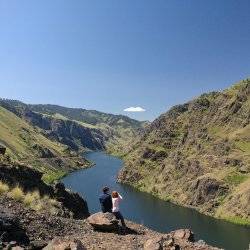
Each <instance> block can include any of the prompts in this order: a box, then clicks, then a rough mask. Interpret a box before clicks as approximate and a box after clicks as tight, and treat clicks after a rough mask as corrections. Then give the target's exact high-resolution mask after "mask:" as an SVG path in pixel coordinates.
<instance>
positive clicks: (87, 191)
mask: <svg viewBox="0 0 250 250" xmlns="http://www.w3.org/2000/svg"><path fill="white" fill-rule="evenodd" d="M85 157H86V158H87V159H88V160H90V161H92V162H94V163H95V164H96V165H95V166H94V167H92V168H89V169H86V170H79V171H76V172H74V173H72V174H70V175H68V176H67V177H65V178H64V179H63V180H62V182H63V183H64V184H65V186H66V187H68V188H70V189H72V190H74V191H77V192H79V193H80V194H81V195H82V196H83V197H84V198H85V199H86V200H87V202H88V206H89V210H90V212H91V213H94V212H97V211H100V205H99V201H98V197H99V194H100V193H101V191H100V190H101V188H102V187H103V186H109V187H110V189H111V190H117V191H118V192H120V193H121V194H122V196H123V198H124V201H123V204H121V211H122V213H123V215H124V217H125V218H127V219H129V220H131V221H135V222H137V223H141V224H144V225H145V226H147V227H149V228H152V229H154V230H157V231H160V232H169V231H171V230H175V229H179V228H191V229H192V230H193V232H194V233H195V238H196V240H199V239H202V240H204V241H206V242H207V243H209V244H211V245H213V246H217V247H221V248H224V249H228V250H247V249H248V246H249V243H250V228H249V227H248V228H247V227H243V226H239V225H234V224H232V223H229V222H225V221H222V220H217V219H214V218H211V217H209V216H206V215H202V214H200V213H198V212H197V211H195V210H193V209H189V208H185V207H181V206H177V205H174V204H171V203H169V202H166V201H162V200H160V199H158V198H155V197H153V196H152V195H150V194H147V193H143V192H139V191H137V190H136V189H134V188H132V187H130V186H127V185H122V184H119V183H116V176H117V173H118V171H119V170H120V169H121V167H122V164H123V161H122V160H121V159H119V158H117V157H114V156H110V155H107V154H105V153H103V152H89V153H86V154H85Z"/></svg>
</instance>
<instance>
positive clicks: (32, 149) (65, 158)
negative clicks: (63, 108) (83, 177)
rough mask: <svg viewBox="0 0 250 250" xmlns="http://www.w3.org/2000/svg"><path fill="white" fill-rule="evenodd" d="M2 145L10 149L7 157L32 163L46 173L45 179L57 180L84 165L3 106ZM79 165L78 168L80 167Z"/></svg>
mask: <svg viewBox="0 0 250 250" xmlns="http://www.w3.org/2000/svg"><path fill="white" fill-rule="evenodd" d="M0 143H1V144H2V145H4V146H5V147H6V148H7V152H6V155H5V158H4V159H3V157H2V159H1V160H5V161H7V160H10V161H13V162H15V161H16V162H19V163H23V164H30V165H32V166H33V167H34V168H36V169H38V170H40V171H42V172H44V173H45V178H51V177H57V176H60V175H63V174H65V173H66V172H68V171H70V170H72V169H74V168H77V167H80V165H85V164H86V162H85V161H84V160H82V161H83V162H82V164H80V163H79V162H78V163H77V161H78V160H79V159H77V160H76V158H77V157H76V158H74V157H72V156H71V155H70V151H69V150H68V148H67V147H66V146H65V145H62V144H60V143H58V142H53V141H51V140H49V139H47V138H46V137H45V136H43V135H42V133H41V131H40V129H38V128H35V127H33V126H31V125H29V124H28V123H27V122H25V121H24V120H22V119H21V118H19V117H17V116H16V115H15V114H13V113H12V112H10V111H8V110H6V109H5V108H3V107H1V106H0ZM77 164H78V166H77Z"/></svg>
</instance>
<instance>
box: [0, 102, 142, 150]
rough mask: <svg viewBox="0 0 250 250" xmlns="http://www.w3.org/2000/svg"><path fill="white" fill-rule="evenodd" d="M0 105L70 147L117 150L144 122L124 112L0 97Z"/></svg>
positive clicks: (125, 147) (49, 136)
mask: <svg viewBox="0 0 250 250" xmlns="http://www.w3.org/2000/svg"><path fill="white" fill-rule="evenodd" d="M0 105H1V106H2V107H4V108H6V109H8V110H9V111H11V112H13V113H14V114H16V115H17V116H19V117H21V118H22V119H24V120H26V121H27V122H29V123H30V124H31V125H33V126H36V127H38V128H40V129H41V130H42V132H43V134H44V135H45V136H46V137H47V138H49V139H51V140H54V141H59V142H60V143H62V144H65V145H67V146H69V147H70V149H72V150H76V151H78V150H82V149H86V148H87V149H91V150H103V149H108V150H109V151H111V152H112V153H118V152H119V153H120V152H121V151H126V150H127V148H129V142H130V141H131V140H132V139H134V137H135V136H137V134H138V133H139V132H140V131H141V130H142V129H143V127H144V123H143V122H139V121H136V120H133V119H131V118H129V117H127V116H122V115H112V114H106V113H102V112H98V111H95V110H85V109H80V108H66V107H61V106H57V105H27V104H24V103H22V102H19V101H15V100H3V99H2V100H0Z"/></svg>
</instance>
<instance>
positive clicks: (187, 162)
mask: <svg viewBox="0 0 250 250" xmlns="http://www.w3.org/2000/svg"><path fill="white" fill-rule="evenodd" d="M125 160H126V165H125V167H124V168H123V169H122V171H121V172H120V174H119V180H120V181H121V182H124V183H128V184H131V185H133V186H135V187H137V188H139V189H141V190H143V191H146V192H150V193H152V194H154V195H157V196H159V197H161V198H163V199H166V200H172V201H173V202H177V203H179V204H182V205H187V206H193V207H195V208H197V209H198V210H199V211H201V212H204V213H208V214H210V215H214V216H218V217H223V218H227V219H229V220H234V221H236V222H240V223H250V206H249V204H250V80H249V79H247V80H244V81H241V82H240V83H238V84H236V85H234V86H232V87H231V88H229V89H226V90H225V91H223V92H212V93H209V94H204V95H202V96H200V97H199V98H197V99H194V100H193V101H190V102H188V103H186V104H183V105H178V106H175V107H173V108H172V109H170V110H169V111H168V112H167V113H165V114H163V115H161V116H160V117H159V118H158V119H156V120H155V121H154V122H153V123H152V124H151V125H150V126H149V127H148V128H147V130H146V132H145V134H144V135H143V136H142V137H141V139H140V140H139V142H138V143H137V144H135V145H134V148H133V149H132V150H131V152H130V153H129V154H128V155H127V157H126V158H125ZM236 204H237V205H236Z"/></svg>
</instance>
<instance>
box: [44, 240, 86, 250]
mask: <svg viewBox="0 0 250 250" xmlns="http://www.w3.org/2000/svg"><path fill="white" fill-rule="evenodd" d="M86 249H87V248H85V247H84V246H83V244H82V242H81V241H79V240H76V239H60V238H54V239H53V240H52V241H51V242H50V243H49V244H48V245H47V246H46V247H44V248H43V250H86Z"/></svg>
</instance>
